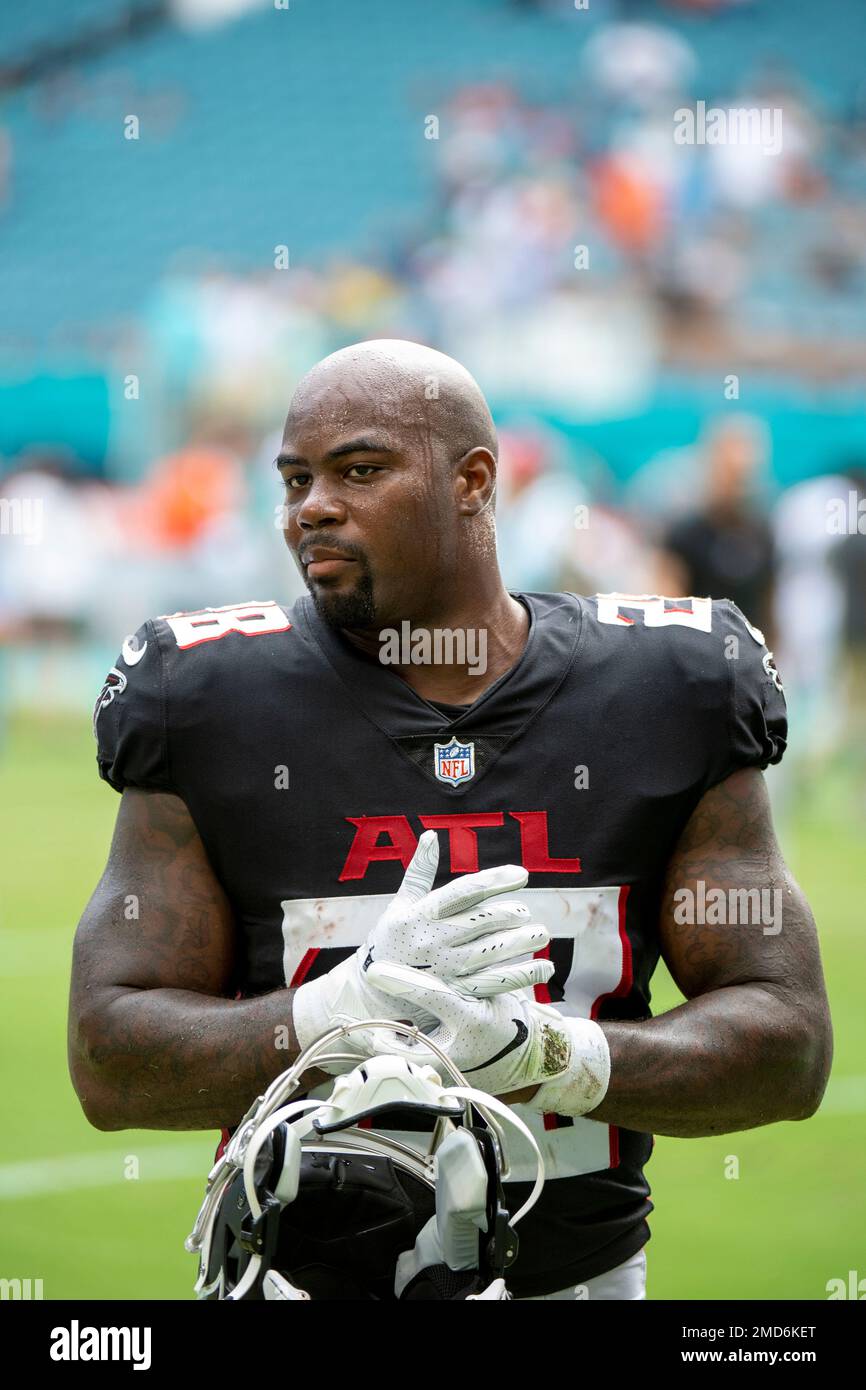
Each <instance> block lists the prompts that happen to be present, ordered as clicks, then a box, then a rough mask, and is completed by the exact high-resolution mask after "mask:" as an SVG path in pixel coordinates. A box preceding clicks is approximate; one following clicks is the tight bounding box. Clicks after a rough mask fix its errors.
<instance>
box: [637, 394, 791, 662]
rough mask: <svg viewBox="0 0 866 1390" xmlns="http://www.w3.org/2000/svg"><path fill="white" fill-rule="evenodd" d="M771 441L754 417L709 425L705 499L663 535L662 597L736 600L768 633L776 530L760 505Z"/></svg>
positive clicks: (706, 443) (770, 615)
mask: <svg viewBox="0 0 866 1390" xmlns="http://www.w3.org/2000/svg"><path fill="white" fill-rule="evenodd" d="M768 443H769V441H768V435H767V430H766V427H765V426H764V425H763V424H762V422H760V421H758V420H756V419H753V418H752V417H750V416H745V415H738V416H734V417H728V418H726V419H723V420H717V421H714V422H713V423H712V424H711V425H710V427H709V429H708V430H707V432H706V435H705V442H704V448H703V450H702V453H703V456H704V459H705V469H706V473H705V490H704V495H703V499H702V501H701V502H700V503H699V504H698V506H697V507H696V508H695V509H694V510H693V511H691V512H689V513H687V514H686V515H684V516H683V517H681V518H680V519H678V520H677V521H675V522H674V523H673V525H672V526H671V527H670V529H669V530H668V532H667V534H666V535H665V536H664V539H663V542H662V549H661V553H660V557H659V584H658V592H659V593H664V594H672V595H673V594H679V595H682V594H695V595H700V596H704V597H710V598H729V599H733V601H734V603H735V604H736V605H737V607H738V608H739V609H740V610H741V611H742V612H743V613H744V614H745V615H746V617H747V618H748V619H749V621H750V622H751V623H753V624H754V625H755V626H756V627H759V628H761V630H762V631H765V632H768V635H769V629H770V628H771V626H772V597H773V583H774V575H775V555H774V547H773V533H772V531H771V529H770V525H769V523H768V521H767V520H766V518H765V517H764V516H762V515H761V513H760V512H759V511H758V509H757V506H756V503H755V493H756V490H757V486H758V483H759V479H760V474H761V471H762V470H763V468H764V467H765V465H766V463H767V455H768Z"/></svg>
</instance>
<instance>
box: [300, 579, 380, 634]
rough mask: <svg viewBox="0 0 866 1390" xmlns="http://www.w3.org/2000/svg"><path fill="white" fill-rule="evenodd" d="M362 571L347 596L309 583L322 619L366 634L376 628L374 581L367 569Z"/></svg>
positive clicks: (313, 582) (339, 626) (333, 625)
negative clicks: (369, 629) (368, 630)
mask: <svg viewBox="0 0 866 1390" xmlns="http://www.w3.org/2000/svg"><path fill="white" fill-rule="evenodd" d="M359 569H360V573H359V576H358V580H357V582H356V583H355V585H354V586H353V588H352V589H350V590H349V591H348V593H346V592H338V591H335V590H329V589H328V588H327V587H326V586H323V585H321V584H316V583H315V581H312V582H308V583H307V588H308V589H309V592H310V596H311V598H312V600H313V603H314V604H315V605H316V610H317V612H318V614H319V616H320V618H322V620H323V621H324V622H326V623H328V624H329V626H330V627H333V628H347V629H349V630H350V631H364V630H365V629H366V628H372V627H374V626H375V620H376V607H375V604H374V602H373V579H372V576H371V574H370V572H369V570H368V569H367V568H366V566H359Z"/></svg>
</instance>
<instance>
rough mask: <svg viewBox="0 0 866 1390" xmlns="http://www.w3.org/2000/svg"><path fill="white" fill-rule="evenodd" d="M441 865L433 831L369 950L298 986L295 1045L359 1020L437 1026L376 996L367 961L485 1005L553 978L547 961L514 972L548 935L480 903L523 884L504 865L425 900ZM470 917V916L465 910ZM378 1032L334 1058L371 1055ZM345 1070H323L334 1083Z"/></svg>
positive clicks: (520, 917) (504, 909)
mask: <svg viewBox="0 0 866 1390" xmlns="http://www.w3.org/2000/svg"><path fill="white" fill-rule="evenodd" d="M438 863H439V841H438V837H437V835H436V832H435V830H427V831H425V832H424V834H423V835H422V836H421V838H420V840H419V841H418V846H417V848H416V850H415V853H414V855H413V856H412V861H411V863H410V864H409V867H408V868H407V870H406V873H405V875H404V877H403V882H402V883H401V885H400V888H399V889H398V891H397V893H396V894H395V895H394V897H393V898H392V900H391V902H390V903H389V904H388V907H387V908H386V910H385V912H384V913H383V915H382V917H381V918H380V919H379V921H378V922H377V924H376V926H375V927H374V928H373V930H372V932H371V933H370V935H369V937H368V938H367V940H366V941H365V942H364V944H363V945H362V946H360V947H359V948H358V950H357V951H356V952H355V954H354V955H352V956H350V957H349V958H348V959H347V960H344V961H342V962H341V963H340V964H339V965H337V966H335V967H334V969H333V970H331V971H329V972H328V974H327V975H322V976H320V977H319V978H318V979H317V980H311V981H310V982H309V984H305V985H301V986H300V987H299V988H298V989H297V990H296V991H295V995H294V1004H293V1021H294V1025H295V1031H296V1033H297V1035H298V1042H299V1043H300V1045H301V1047H302V1048H306V1047H308V1046H309V1045H310V1043H311V1042H314V1041H315V1040H316V1038H319V1037H321V1036H322V1034H323V1033H326V1032H327V1031H328V1030H329V1029H330V1028H333V1027H335V1026H336V1025H338V1024H341V1023H349V1022H356V1021H358V1020H363V1019H365V1018H400V1019H408V1021H409V1022H410V1023H416V1024H418V1025H420V1026H425V1025H426V1026H430V1025H434V1024H435V1023H436V1018H435V1016H433V1015H431V1014H429V1013H428V1012H427V1011H426V1010H425V1009H423V1008H418V1007H416V1006H415V1005H413V1004H412V1003H411V1001H403V1002H402V1003H401V1006H400V1007H399V1008H396V1007H395V1004H394V997H393V991H392V992H389V993H383V992H381V991H379V990H378V989H376V988H375V987H374V986H373V984H372V983H371V981H370V979H369V974H368V972H369V968H370V967H371V966H372V963H373V962H374V961H375V960H382V959H386V960H390V961H396V962H398V963H401V964H406V965H411V966H426V967H428V968H435V969H436V970H437V971H438V972H441V973H446V974H448V975H452V976H454V977H456V978H458V979H459V980H460V986H461V989H464V990H466V992H467V993H470V994H478V995H480V996H488V995H493V994H497V993H501V992H504V991H508V990H514V989H520V988H523V987H525V986H528V985H533V984H543V983H546V981H547V980H549V979H550V976H551V974H552V973H553V969H554V967H553V964H552V962H551V961H546V960H529V961H523V962H520V961H518V960H517V957H519V956H525V955H527V954H529V953H531V952H534V951H538V950H540V949H541V948H542V947H544V946H546V945H547V943H548V941H549V940H550V936H549V933H548V931H547V929H546V928H545V927H543V926H541V925H540V924H539V923H537V922H533V921H532V914H531V913H530V911H529V909H528V908H527V907H525V906H524V905H523V904H522V903H518V902H514V901H505V902H496V903H493V904H491V905H490V906H486V905H485V904H486V903H487V900H488V899H490V898H493V897H495V896H496V895H497V894H499V893H504V892H506V891H507V890H508V889H512V888H522V887H523V886H524V885H525V884H526V881H527V879H528V877H529V875H528V873H527V871H526V870H525V869H523V868H521V866H520V865H518V864H503V865H499V866H498V867H496V868H493V869H484V870H482V872H481V873H477V874H464V875H463V876H462V877H460V878H457V879H454V880H453V881H452V882H451V883H446V884H445V885H444V886H443V887H442V888H437V889H436V890H435V891H431V885H432V884H433V881H434V879H435V877H436V869H437V866H438ZM472 908H474V909H476V910H475V911H471V910H470V909H472ZM377 1036H378V1037H386V1036H388V1035H387V1034H385V1033H382V1032H378V1034H377V1032H376V1030H374V1031H372V1032H370V1033H369V1034H367V1033H363V1032H360V1031H359V1032H355V1033H352V1034H350V1035H349V1036H348V1037H346V1038H345V1039H341V1041H340V1051H343V1052H347V1053H351V1054H352V1056H353V1057H354V1058H355V1060H356V1061H358V1060H361V1059H363V1058H364V1057H369V1056H371V1055H372V1053H373V1052H374V1051H378V1050H379V1049H378V1048H377V1047H376V1046H375V1045H374V1039H375V1038H376V1037H377ZM354 1064H355V1063H353V1062H346V1063H333V1064H330V1065H328V1064H326V1063H322V1064H321V1065H322V1069H323V1070H327V1071H329V1072H333V1073H338V1072H340V1071H345V1070H350V1068H351V1066H352V1065H354Z"/></svg>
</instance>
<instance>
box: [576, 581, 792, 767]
mask: <svg viewBox="0 0 866 1390" xmlns="http://www.w3.org/2000/svg"><path fill="white" fill-rule="evenodd" d="M579 602H580V604H581V605H582V607H583V609H584V629H585V639H584V650H585V651H586V650H587V649H589V650H593V649H594V650H595V651H596V652H597V653H603V654H604V657H605V658H607V659H608V660H609V663H610V669H611V671H612V672H614V673H615V674H616V676H617V680H618V682H621V684H622V686H623V687H625V688H626V689H628V690H630V691H640V693H641V697H642V699H641V704H642V707H643V708H644V709H649V708H654V707H658V708H664V710H665V711H666V714H667V716H668V717H669V718H675V717H677V715H679V714H682V715H683V716H684V717H687V716H691V715H694V714H695V713H697V712H698V711H703V712H704V714H705V715H706V716H707V718H708V720H711V721H712V728H713V729H714V730H715V732H714V733H713V734H712V740H713V744H714V758H716V757H717V759H718V765H719V766H720V767H725V768H729V770H733V767H734V766H745V765H756V766H760V767H765V766H766V765H767V764H768V763H774V762H778V761H779V760H780V759H781V757H782V753H783V752H784V749H785V742H786V738H787V719H786V710H785V698H784V691H783V687H782V682H781V678H780V676H779V672H778V671H777V669H776V665H775V662H774V660H773V654H772V652H770V651H769V650H768V648H767V645H766V642H765V640H764V634H763V633H762V632H761V631H760V630H759V629H758V628H756V627H754V626H753V625H752V624H751V623H750V622H749V620H748V618H747V617H746V616H745V614H743V613H742V612H741V611H740V609H739V608H738V607H737V605H736V604H735V603H733V602H732V601H731V600H730V599H711V598H705V597H687V598H679V597H673V598H668V597H666V596H664V595H658V594H652V595H646V594H640V595H637V594H620V593H610V594H596V595H594V596H593V597H592V598H581V599H580V600H579ZM707 727H709V725H708V726H707ZM729 765H730V766H729Z"/></svg>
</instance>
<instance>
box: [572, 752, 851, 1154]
mask: <svg viewBox="0 0 866 1390" xmlns="http://www.w3.org/2000/svg"><path fill="white" fill-rule="evenodd" d="M713 890H721V894H719V893H718V891H717V892H716V894H715V897H714V896H713ZM762 894H763V895H764V896H762ZM722 900H724V904H725V907H724V912H718V916H719V917H720V920H719V921H718V922H716V921H715V918H714V912H713V910H711V908H710V904H711V903H712V902H713V901H715V902H716V903H717V904H718V903H720V902H722ZM688 902H691V903H692V904H693V905H694V907H695V910H692V911H690V912H689V911H684V910H683V909H684V907H685V905H686V904H687V903H688ZM701 904H703V908H702V907H701ZM757 904H761V905H762V907H763V906H765V905H767V904H771V905H772V906H773V908H774V910H775V909H778V913H777V916H776V917H775V918H773V919H772V920H771V921H768V918H767V916H765V915H764V914H763V911H761V912H759V913H758V914H757V920H755V913H754V908H755V906H756V905H757ZM744 909H745V911H744ZM732 917H733V918H734V921H733V922H732V920H731V918H732ZM696 919H697V920H696ZM707 919H709V920H707ZM659 933H660V940H661V951H662V955H663V956H664V959H665V961H666V963H667V965H668V968H669V969H670V972H671V974H672V976H673V978H674V980H675V981H676V983H677V985H678V986H679V988H680V989H681V990H682V992H683V994H684V995H685V996H686V998H687V1000H688V1002H687V1003H685V1004H681V1005H680V1006H679V1007H678V1008H675V1009H672V1010H671V1011H670V1012H669V1013H666V1014H662V1015H660V1016H659V1017H658V1018H655V1019H649V1020H645V1021H640V1022H633V1023H632V1022H628V1023H614V1022H610V1023H604V1024H603V1025H602V1026H603V1028H604V1032H605V1034H606V1036H607V1039H608V1043H609V1045H610V1050H611V1083H610V1087H609V1090H608V1093H607V1095H606V1096H605V1099H604V1101H603V1102H602V1104H601V1105H600V1106H599V1107H598V1108H597V1109H596V1110H594V1111H593V1112H592V1115H591V1118H593V1119H598V1120H605V1121H606V1122H608V1123H611V1124H619V1125H624V1126H626V1127H627V1128H630V1129H636V1130H642V1131H646V1132H655V1133H658V1134H673V1135H681V1136H697V1135H707V1134H721V1133H727V1132H730V1131H733V1130H741V1129H751V1128H753V1127H755V1126H758V1125H764V1124H771V1123H773V1122H774V1121H777V1120H784V1119H802V1118H805V1117H806V1116H807V1115H810V1114H813V1113H814V1111H815V1109H816V1108H817V1105H818V1104H819V1102H820V1099H821V1096H822V1095H823V1092H824V1088H825V1086H826V1083H827V1077H828V1075H829V1069H830V1061H831V1058H832V1028H831V1024H830V1016H829V1009H828V1005H827V997H826V992H825V988H824V979H823V973H822V969H821V960H820V954H819V950H818V941H817V936H816V933H815V925H814V921H813V919H812V914H811V912H810V910H809V906H808V903H807V902H806V899H805V897H804V896H803V893H802V891H801V890H800V888H799V887H798V885H797V884H796V883H795V882H794V880H793V878H792V877H791V875H790V873H789V871H788V869H787V868H786V866H785V863H784V860H783V858H782V855H781V852H780V850H779V847H778V844H777V843H776V838H775V835H774V833H773V828H772V822H771V817H770V810H769V800H768V797H767V791H766V786H765V784H764V780H763V777H762V776H761V775H760V773H759V772H757V770H755V769H744V770H743V771H740V772H736V773H734V774H733V775H732V776H730V777H728V778H727V779H726V780H725V781H724V782H722V783H720V784H719V785H718V786H716V787H713V788H712V789H711V790H710V791H709V792H707V793H706V795H705V796H704V797H703V799H702V800H701V802H700V803H699V805H698V807H697V808H696V810H695V811H694V813H693V815H692V817H691V819H690V820H689V823H688V825H687V826H686V828H685V830H684V832H683V834H682V836H681V838H680V841H679V844H678V845H677V847H676V850H675V852H674V855H673V857H672V859H671V861H670V864H669V865H668V870H667V875H666V879H665V884H664V890H663V894H662V908H661V918H660V923H659Z"/></svg>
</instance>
